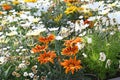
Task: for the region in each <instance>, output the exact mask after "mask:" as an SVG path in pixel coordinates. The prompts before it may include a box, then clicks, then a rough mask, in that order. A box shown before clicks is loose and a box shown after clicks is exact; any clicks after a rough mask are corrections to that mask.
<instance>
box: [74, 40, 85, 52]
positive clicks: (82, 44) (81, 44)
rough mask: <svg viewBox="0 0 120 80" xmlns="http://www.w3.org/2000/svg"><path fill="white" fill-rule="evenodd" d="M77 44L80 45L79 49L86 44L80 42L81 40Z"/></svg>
mask: <svg viewBox="0 0 120 80" xmlns="http://www.w3.org/2000/svg"><path fill="white" fill-rule="evenodd" d="M76 45H77V46H78V49H79V50H81V49H83V48H84V46H85V44H84V43H79V42H78V43H77V44H76Z"/></svg>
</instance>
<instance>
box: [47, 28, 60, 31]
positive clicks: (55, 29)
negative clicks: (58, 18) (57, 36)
mask: <svg viewBox="0 0 120 80" xmlns="http://www.w3.org/2000/svg"><path fill="white" fill-rule="evenodd" d="M48 29H49V30H50V31H57V30H58V28H48Z"/></svg>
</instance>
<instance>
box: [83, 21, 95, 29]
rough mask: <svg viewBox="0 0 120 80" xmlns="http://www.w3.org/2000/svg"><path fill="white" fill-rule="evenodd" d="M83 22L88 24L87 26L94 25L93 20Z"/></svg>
mask: <svg viewBox="0 0 120 80" xmlns="http://www.w3.org/2000/svg"><path fill="white" fill-rule="evenodd" d="M84 24H89V26H88V27H89V28H93V27H94V22H93V21H88V20H85V21H84Z"/></svg>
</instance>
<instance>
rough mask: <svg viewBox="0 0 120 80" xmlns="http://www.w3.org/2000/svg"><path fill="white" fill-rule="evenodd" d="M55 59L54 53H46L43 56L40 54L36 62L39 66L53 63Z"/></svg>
mask: <svg viewBox="0 0 120 80" xmlns="http://www.w3.org/2000/svg"><path fill="white" fill-rule="evenodd" d="M55 57H56V54H55V52H54V51H49V52H47V53H46V51H45V52H44V53H43V54H40V56H39V57H38V61H39V62H40V64H45V63H47V62H51V63H54V61H53V60H54V58H55Z"/></svg>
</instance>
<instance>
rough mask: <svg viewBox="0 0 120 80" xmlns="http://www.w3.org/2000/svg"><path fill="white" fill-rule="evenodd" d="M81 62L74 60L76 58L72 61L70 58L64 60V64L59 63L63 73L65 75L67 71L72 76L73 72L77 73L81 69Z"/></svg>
mask: <svg viewBox="0 0 120 80" xmlns="http://www.w3.org/2000/svg"><path fill="white" fill-rule="evenodd" d="M80 64H81V61H80V60H76V57H75V58H74V59H72V58H70V59H69V60H64V62H61V66H63V67H64V68H65V69H66V70H65V73H66V74H67V73H68V72H69V71H71V72H72V74H74V71H75V70H76V71H78V70H79V69H81V68H82V66H81V65H80Z"/></svg>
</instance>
